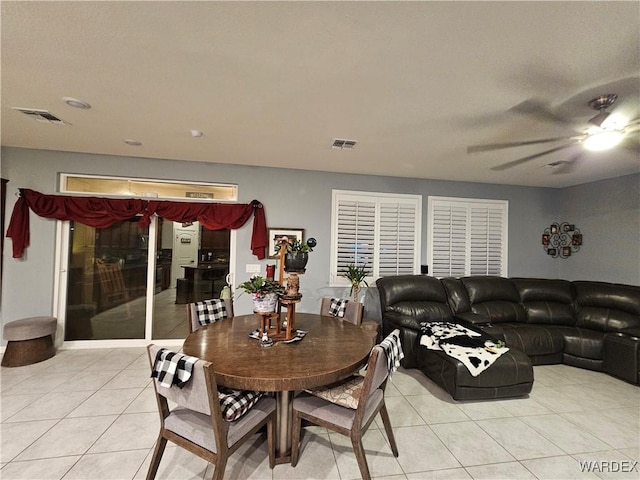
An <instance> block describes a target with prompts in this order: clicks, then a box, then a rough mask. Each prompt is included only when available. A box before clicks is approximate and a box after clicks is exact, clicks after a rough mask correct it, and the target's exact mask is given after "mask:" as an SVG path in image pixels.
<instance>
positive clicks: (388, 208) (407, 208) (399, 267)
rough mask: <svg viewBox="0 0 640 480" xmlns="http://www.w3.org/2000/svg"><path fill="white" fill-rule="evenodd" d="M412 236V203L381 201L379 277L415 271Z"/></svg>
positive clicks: (414, 230)
mask: <svg viewBox="0 0 640 480" xmlns="http://www.w3.org/2000/svg"><path fill="white" fill-rule="evenodd" d="M415 238H416V207H415V205H412V204H406V203H400V202H389V201H381V202H380V255H379V269H378V276H379V277H387V276H390V275H408V274H412V273H414V271H415V265H416V252H415V250H416V248H415V247H416V245H415Z"/></svg>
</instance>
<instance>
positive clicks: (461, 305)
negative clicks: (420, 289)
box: [440, 277, 471, 314]
mask: <svg viewBox="0 0 640 480" xmlns="http://www.w3.org/2000/svg"><path fill="white" fill-rule="evenodd" d="M440 282H442V285H443V286H444V289H445V291H446V292H447V301H448V302H449V307H451V310H452V311H453V313H454V314H458V313H465V312H470V311H471V300H469V294H468V293H467V289H466V288H465V287H464V283H462V280H460V279H459V278H454V277H446V278H441V279H440Z"/></svg>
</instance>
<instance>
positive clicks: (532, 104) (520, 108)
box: [509, 99, 572, 124]
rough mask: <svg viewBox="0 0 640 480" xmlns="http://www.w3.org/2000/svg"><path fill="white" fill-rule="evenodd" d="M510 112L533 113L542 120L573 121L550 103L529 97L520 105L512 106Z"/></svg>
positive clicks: (565, 122) (564, 122)
mask: <svg viewBox="0 0 640 480" xmlns="http://www.w3.org/2000/svg"><path fill="white" fill-rule="evenodd" d="M509 111H510V112H515V113H522V114H525V115H532V116H534V117H538V118H540V119H542V120H551V121H552V122H557V123H563V124H568V123H572V119H571V118H570V117H568V116H566V115H563V114H561V113H559V112H557V111H554V110H552V109H551V108H550V107H549V106H548V105H546V104H545V103H544V102H541V101H540V100H534V99H529V100H525V101H524V102H522V103H519V104H518V105H516V106H514V107H511V108H510V109H509Z"/></svg>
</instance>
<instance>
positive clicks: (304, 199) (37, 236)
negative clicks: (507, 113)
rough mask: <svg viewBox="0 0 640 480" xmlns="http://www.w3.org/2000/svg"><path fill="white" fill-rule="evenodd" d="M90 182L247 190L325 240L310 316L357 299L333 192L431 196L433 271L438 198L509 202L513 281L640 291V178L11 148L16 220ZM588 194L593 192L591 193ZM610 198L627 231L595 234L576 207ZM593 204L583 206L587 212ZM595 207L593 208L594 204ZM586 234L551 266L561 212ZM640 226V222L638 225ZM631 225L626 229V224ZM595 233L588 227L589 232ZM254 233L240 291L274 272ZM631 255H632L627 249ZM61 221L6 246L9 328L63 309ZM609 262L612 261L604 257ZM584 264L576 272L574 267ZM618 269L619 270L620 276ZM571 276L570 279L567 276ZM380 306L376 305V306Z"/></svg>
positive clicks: (240, 267)
mask: <svg viewBox="0 0 640 480" xmlns="http://www.w3.org/2000/svg"><path fill="white" fill-rule="evenodd" d="M61 172H67V173H88V174H101V175H116V176H131V177H144V178H158V179H173V180H191V181H211V182H223V183H235V184H238V186H239V201H240V202H242V203H246V202H249V201H250V200H252V199H254V198H255V199H258V200H260V201H261V202H263V204H264V205H265V208H266V216H267V223H268V225H269V226H272V227H292V228H304V229H305V233H306V236H307V237H311V236H313V237H315V238H316V239H317V240H318V247H316V248H315V249H314V252H313V253H312V254H311V255H310V260H309V264H308V266H307V273H306V274H305V275H304V277H302V279H301V291H302V293H303V295H304V296H303V301H302V302H301V304H300V306H299V307H298V309H299V311H302V312H316V311H318V310H319V308H320V307H319V306H320V300H319V299H320V298H321V297H322V296H325V295H332V294H334V295H340V294H342V295H347V294H348V291H345V290H342V289H337V290H336V289H332V288H329V253H330V245H329V243H330V235H331V229H330V220H331V191H332V189H345V190H360V191H375V192H393V193H410V194H419V195H422V196H423V232H422V237H423V245H422V257H423V263H425V262H426V252H427V245H426V238H427V237H426V232H427V221H426V213H427V212H426V209H427V197H428V196H429V195H441V196H453V197H478V198H487V199H504V200H508V201H509V253H508V255H509V271H508V274H509V275H510V276H530V277H547V278H568V279H571V278H573V277H575V276H576V275H577V276H581V277H582V278H591V279H603V280H608V281H619V282H623V283H624V282H626V283H634V284H638V283H640V281H639V275H638V268H639V267H638V265H637V263H638V262H637V260H638V228H637V227H638V212H639V207H638V200H637V184H638V178H640V175H634V176H632V177H630V178H629V177H623V179H621V180H620V181H618V180H612V181H610V184H609V183H607V184H606V185H605V186H600V184H598V186H597V188H592V187H591V186H588V185H587V186H583V187H576V188H574V189H566V191H565V190H559V189H547V188H528V187H513V186H505V185H491V184H475V183H464V182H449V181H439V180H419V179H408V178H396V177H377V176H368V175H339V174H334V173H324V172H310V171H302V170H288V169H274V168H263V167H247V166H236V165H228V164H211V163H200V162H178V161H172V160H158V159H141V158H129V157H117V156H107V155H90V154H77V153H66V152H59V151H43V150H29V149H20V148H8V147H3V148H2V172H1V173H2V177H3V178H7V179H9V184H8V196H7V212H6V214H7V217H6V218H7V219H8V218H9V216H10V214H11V211H12V209H13V205H14V203H15V201H16V197H15V195H14V193H15V192H16V191H17V188H19V187H24V188H31V189H34V190H37V191H40V192H42V193H55V192H56V191H57V183H58V174H59V173H61ZM618 182H621V183H622V184H623V186H622V187H621V189H622V190H624V191H625V192H627V193H628V194H629V195H631V194H632V193H633V192H632V190H633V189H632V188H631V187H630V186H629V185H631V186H633V185H634V182H635V187H636V188H635V195H636V197H635V202H629V201H628V198H627V197H628V195H627V194H625V195H624V196H623V198H618V200H619V202H620V205H621V206H623V207H624V208H625V209H626V208H627V206H626V204H625V203H624V202H627V203H631V204H630V205H628V208H629V211H628V213H626V214H623V213H620V214H618V213H616V214H615V216H614V214H613V212H616V211H617V207H618V206H617V205H616V204H615V203H613V202H612V200H613V199H612V198H611V195H610V191H611V189H614V190H616V189H617V187H616V185H617V184H618ZM583 192H584V193H583ZM590 195H591V196H592V197H593V196H600V198H602V202H603V203H604V202H605V201H606V202H607V204H608V205H609V207H610V211H609V212H605V213H603V215H604V216H610V217H612V218H613V222H614V223H615V224H617V227H616V228H617V230H611V229H606V228H599V225H598V219H594V220H593V222H594V223H596V228H593V229H592V228H591V223H592V220H591V217H590V215H591V213H593V212H592V210H593V209H592V208H587V209H586V211H583V210H580V209H578V208H571V204H572V202H571V201H570V200H571V199H573V198H574V197H575V198H578V197H580V196H583V197H589V196H590ZM585 201H586V200H579V201H578V200H576V202H575V203H576V204H577V205H584V202H585ZM563 202H567V203H569V205H568V206H567V209H566V211H565V212H563V209H562V208H560V207H561V206H562V204H563ZM594 202H595V200H590V205H592V204H593V203H594ZM558 212H562V213H563V214H564V215H566V218H567V219H568V220H570V221H571V222H573V223H575V224H576V225H577V226H578V227H579V228H581V230H582V232H583V234H584V236H585V247H584V248H585V251H584V253H585V254H584V255H582V253H583V252H582V251H581V252H579V253H578V254H577V255H575V256H573V257H571V258H570V259H567V260H560V259H553V258H549V257H548V256H547V255H546V254H545V253H544V251H543V249H542V247H541V245H540V236H541V233H542V231H543V230H544V228H545V227H546V226H548V225H549V224H550V223H552V222H554V221H562V219H561V218H559V216H558V215H559V213H558ZM632 217H633V218H632ZM622 220H624V221H622ZM585 227H586V228H585ZM250 237H251V224H250V223H247V225H245V226H244V227H243V228H242V229H240V230H239V231H238V251H237V265H236V271H237V272H238V274H237V278H236V282H235V283H236V284H238V283H240V281H243V280H244V279H245V278H244V277H246V276H248V274H245V273H244V270H245V264H247V263H261V264H262V265H263V271H264V265H266V264H267V263H269V262H268V261H267V260H263V261H258V260H257V259H256V258H255V257H254V256H252V254H251V251H250V249H249V244H250ZM612 244H615V245H616V246H618V247H621V248H622V247H624V246H625V245H627V247H628V248H627V247H625V248H627V249H629V248H631V246H633V248H635V252H634V255H633V258H634V259H635V265H631V264H629V262H626V261H616V262H615V263H614V262H613V261H612V260H613V257H615V258H617V252H610V251H608V250H606V249H604V250H605V251H603V252H599V253H602V254H604V255H606V257H607V258H606V259H605V260H604V264H605V265H608V266H609V268H608V270H607V271H606V272H605V271H603V270H602V268H601V267H602V263H598V264H597V265H594V264H592V261H593V259H589V258H587V253H588V250H587V246H589V248H591V246H592V245H593V246H594V248H595V246H596V245H605V246H606V245H612ZM621 251H623V250H621ZM55 252H56V246H55V221H52V220H46V219H42V218H39V217H37V216H36V215H35V214H33V213H32V214H31V246H30V247H29V248H28V249H27V251H26V254H25V257H24V258H23V259H21V260H16V259H13V258H11V241H10V240H7V241H6V242H5V256H4V281H3V287H2V304H1V310H0V314H1V315H2V322H8V321H11V320H14V319H16V318H20V317H25V316H31V315H46V314H51V312H52V309H53V302H54V299H53V285H54V271H53V266H54V256H55ZM603 258H604V257H603ZM569 265H574V268H569V267H568V266H569ZM612 265H615V267H612ZM565 275H566V276H565ZM369 290H370V291H369V292H368V294H367V309H368V311H370V312H371V313H372V315H373V316H374V317H375V301H376V300H377V298H376V293H375V290H374V289H369ZM369 303H371V305H369ZM236 311H237V312H238V313H239V314H242V313H249V312H250V303H249V298H248V296H247V295H243V296H241V297H240V298H238V299H237V303H236Z"/></svg>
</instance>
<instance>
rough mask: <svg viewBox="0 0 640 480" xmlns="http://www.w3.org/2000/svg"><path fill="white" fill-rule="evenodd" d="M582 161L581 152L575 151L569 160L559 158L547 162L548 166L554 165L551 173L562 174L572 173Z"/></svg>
mask: <svg viewBox="0 0 640 480" xmlns="http://www.w3.org/2000/svg"><path fill="white" fill-rule="evenodd" d="M581 161H582V153H576V154H575V155H573V156H572V157H571V158H570V159H569V160H560V161H558V162H555V163H553V164H551V163H550V164H549V166H550V167H554V169H553V172H551V173H552V175H562V174H565V173H573V172H575V170H576V168H577V167H578V165H579V164H580V162H581Z"/></svg>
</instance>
